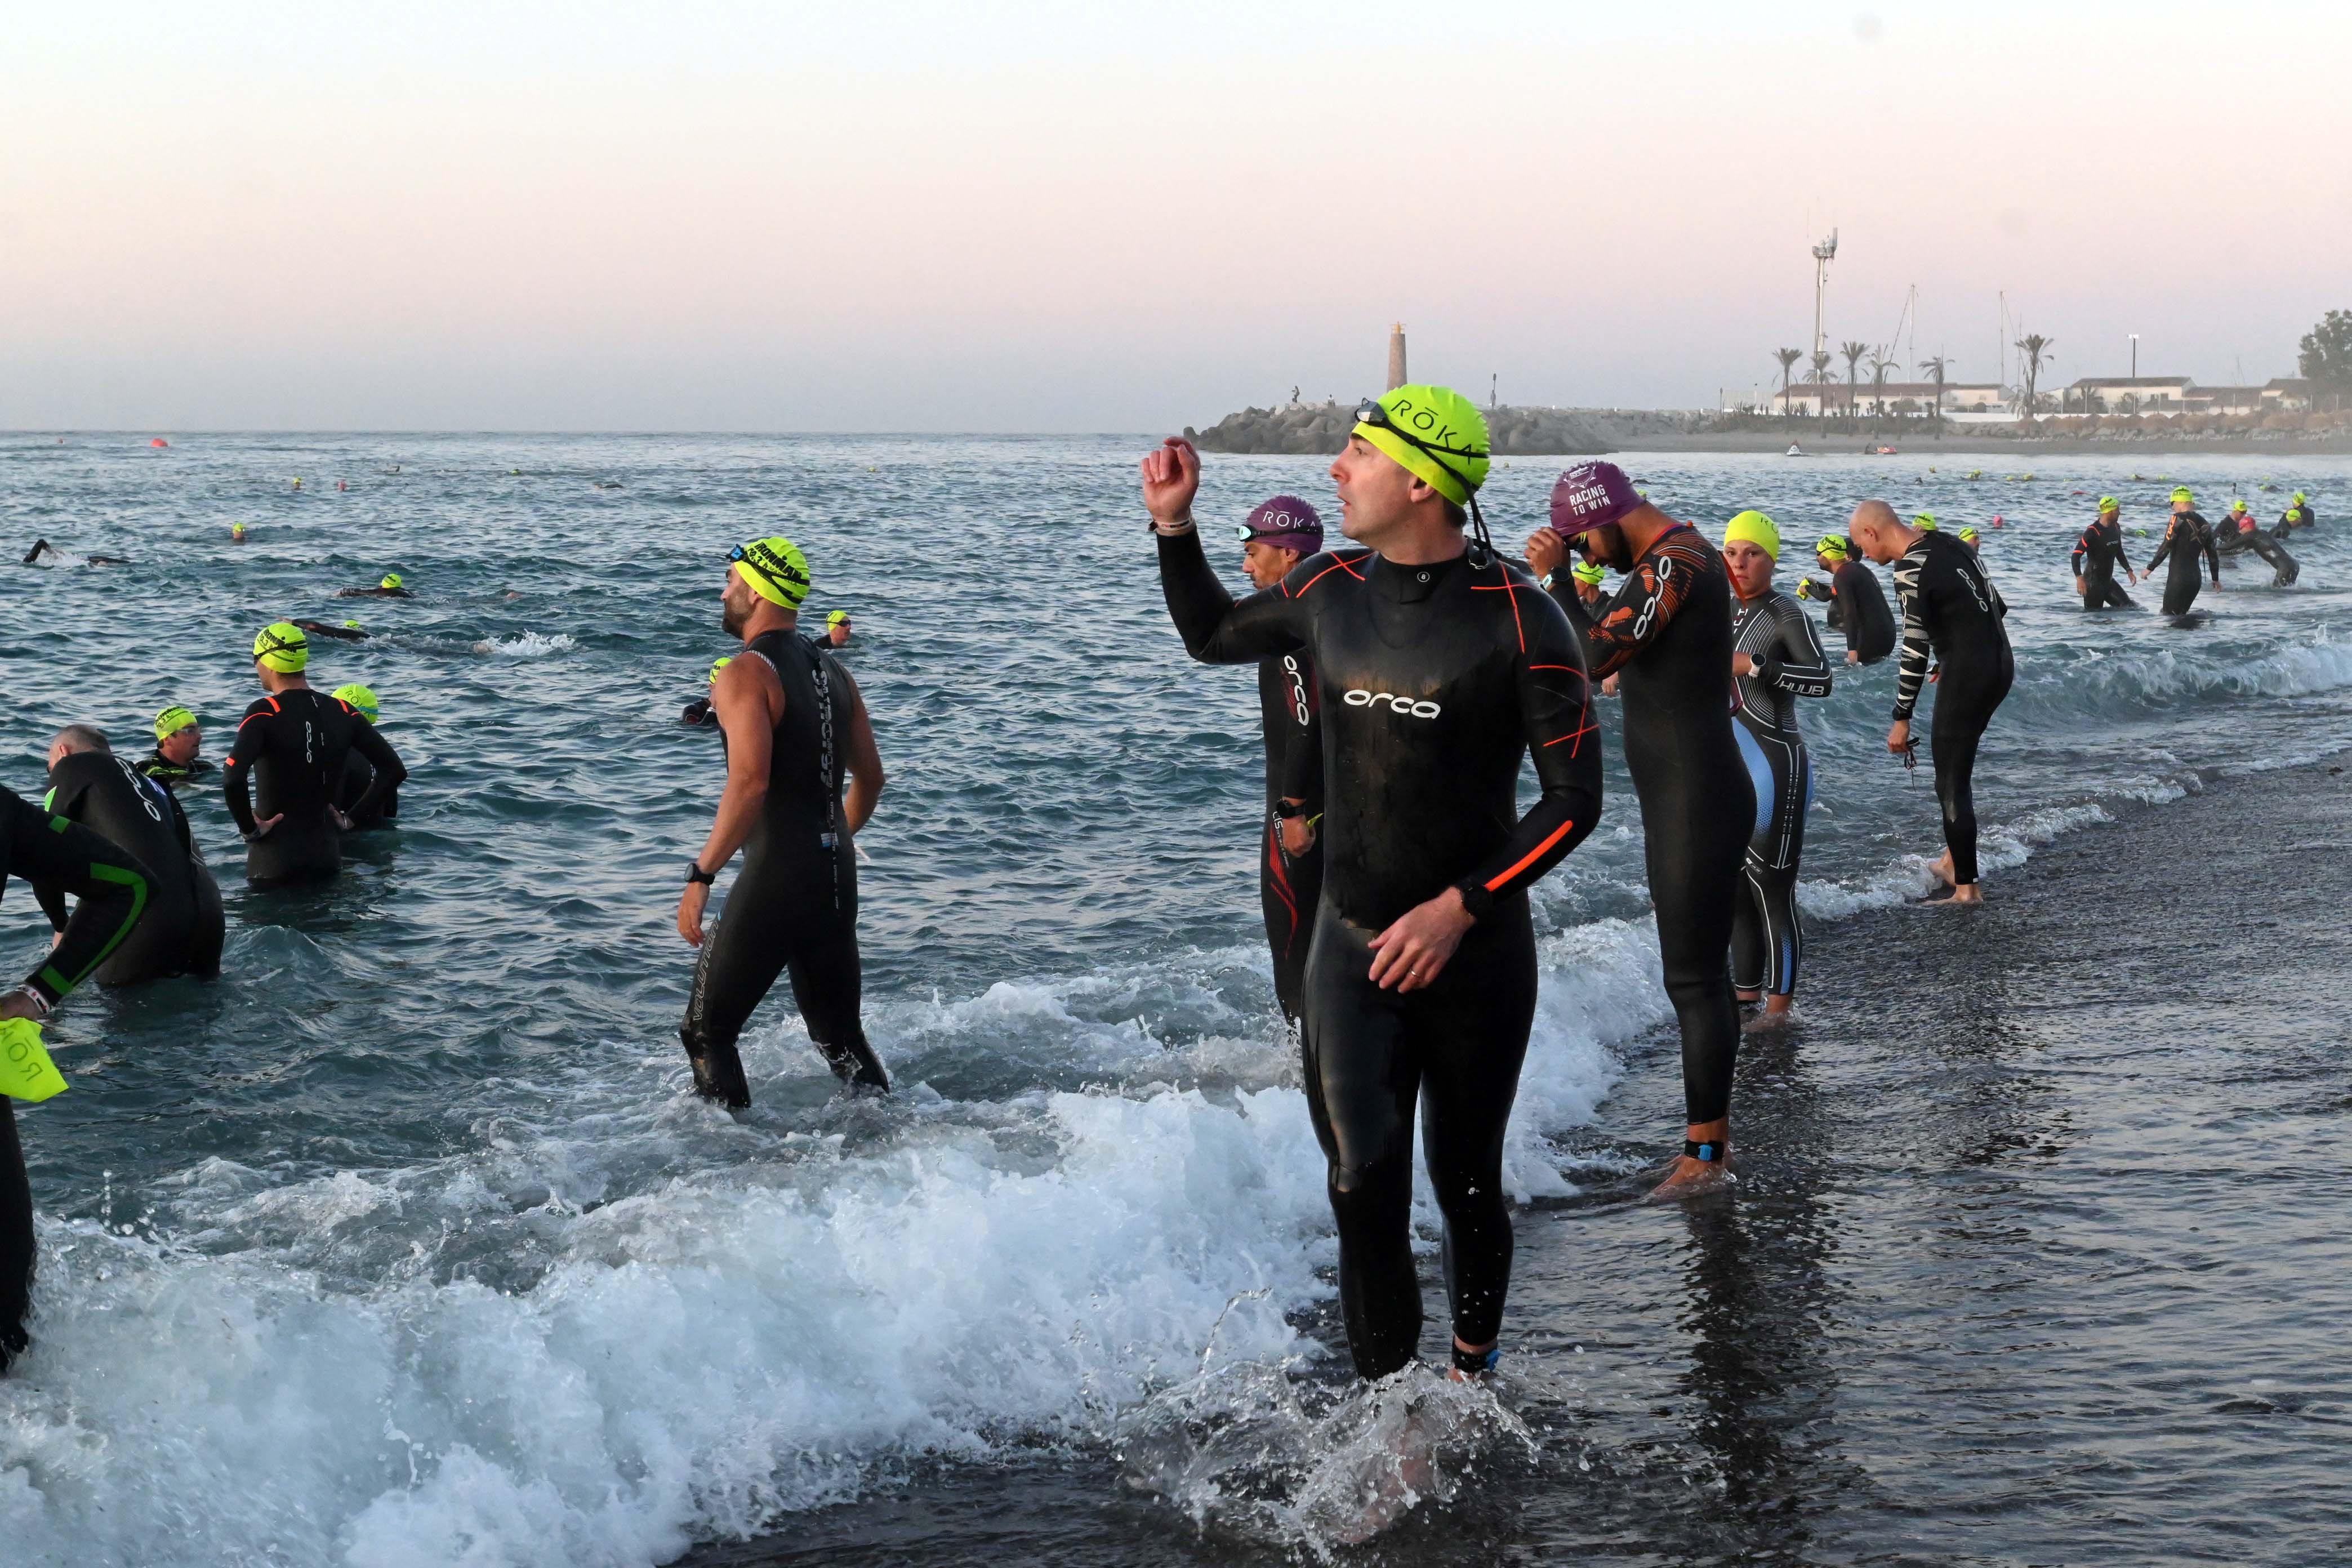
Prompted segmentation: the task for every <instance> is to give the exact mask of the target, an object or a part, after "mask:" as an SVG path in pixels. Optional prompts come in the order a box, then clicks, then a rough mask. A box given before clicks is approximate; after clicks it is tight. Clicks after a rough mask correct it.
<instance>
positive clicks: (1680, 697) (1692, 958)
mask: <svg viewBox="0 0 2352 1568" xmlns="http://www.w3.org/2000/svg"><path fill="white" fill-rule="evenodd" d="M1552 596H1553V597H1554V598H1556V599H1558V600H1559V603H1560V605H1561V607H1562V608H1563V609H1565V610H1566V611H1567V612H1568V616H1569V618H1570V620H1571V621H1573V622H1575V623H1576V624H1577V625H1578V626H1579V627H1580V628H1581V630H1582V631H1583V633H1584V637H1585V639H1586V640H1585V654H1586V658H1587V661H1588V662H1589V664H1590V665H1591V669H1592V677H1593V679H1596V680H1598V679H1602V678H1603V677H1605V676H1608V675H1612V674H1618V672H1620V671H1622V674H1620V675H1619V680H1618V689H1619V691H1620V692H1621V694H1622V696H1623V697H1624V700H1625V701H1624V710H1625V765H1626V766H1627V768H1629V769H1630V770H1631V771H1632V773H1633V790H1634V793H1635V794H1636V795H1639V796H1640V797H1641V801H1642V854H1643V863H1644V865H1645V867H1646V868H1647V869H1648V872H1649V877H1650V902H1651V903H1652V904H1653V905H1654V907H1655V908H1656V910H1657V915H1658V954H1659V957H1660V959H1661V961H1662V966H1663V968H1664V972H1665V984H1666V995H1667V997H1668V999H1669V1000H1671V1001H1672V1002H1673V1003H1674V1007H1675V1021H1676V1023H1677V1024H1678V1025H1679V1026H1680V1027H1681V1031H1682V1045H1683V1101H1684V1107H1685V1111H1686V1112H1687V1115H1688V1119H1689V1120H1690V1121H1692V1122H1694V1123H1698V1122H1706V1121H1716V1120H1717V1119H1718V1118H1720V1117H1723V1116H1727V1115H1728V1114H1730V1110H1731V1074H1732V1069H1733V1068H1734V1067H1735V1066H1737V1065H1738V1058H1739V1005H1738V1002H1737V1001H1736V1000H1735V999H1734V998H1733V996H1732V994H1731V963H1730V955H1731V925H1732V920H1733V917H1734V915H1735V914H1736V912H1737V911H1738V907H1739V905H1740V902H1741V901H1742V900H1743V899H1744V898H1745V897H1746V893H1747V889H1746V886H1745V884H1744V883H1743V882H1742V881H1741V879H1740V874H1739V868H1740V865H1741V862H1742V861H1743V860H1744V859H1745V858H1746V857H1747V854H1748V839H1749V838H1750V837H1752V836H1753V833H1754V829H1755V825H1756V795H1755V789H1754V786H1753V785H1752V784H1750V783H1749V782H1748V765H1747V763H1744V762H1742V761H1741V760H1740V755H1739V742H1738V741H1737V740H1736V739H1734V738H1733V735H1732V728H1733V726H1732V721H1731V580H1730V577H1729V575H1728V574H1727V572H1726V571H1725V569H1724V564H1723V557H1722V556H1721V555H1720V554H1718V553H1717V552H1716V548H1715V546H1714V545H1712V544H1709V543H1708V542H1706V540H1705V539H1703V538H1701V537H1700V536H1699V534H1698V533H1697V531H1696V530H1694V529H1692V528H1691V527H1689V526H1688V525H1687V524H1685V523H1676V524H1675V526H1674V527H1673V528H1672V529H1670V530H1668V531H1666V532H1665V533H1664V534H1663V535H1661V536H1660V537H1659V538H1658V540H1657V541H1656V542H1654V543H1653V544H1652V545H1651V546H1650V548H1649V549H1648V550H1646V551H1644V552H1643V553H1642V555H1641V556H1640V557H1639V558H1638V559H1637V560H1636V561H1635V562H1634V563H1633V570H1632V571H1631V572H1630V573H1628V574H1626V577H1625V580H1624V582H1623V583H1622V584H1619V586H1618V589H1617V592H1616V594H1615V595H1613V596H1612V597H1611V598H1608V599H1606V600H1603V601H1602V602H1601V605H1600V607H1599V609H1598V610H1597V611H1595V612H1591V613H1588V612H1587V611H1586V609H1585V607H1584V606H1583V605H1581V604H1580V603H1578V602H1577V601H1576V595H1574V594H1573V593H1572V592H1570V593H1563V592H1562V591H1561V589H1560V587H1559V584H1558V583H1557V582H1556V581H1555V584H1554V585H1553V588H1552Z"/></svg>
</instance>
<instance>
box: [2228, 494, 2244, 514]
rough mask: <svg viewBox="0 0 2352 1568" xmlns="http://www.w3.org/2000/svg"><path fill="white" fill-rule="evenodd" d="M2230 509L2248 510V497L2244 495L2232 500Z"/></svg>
mask: <svg viewBox="0 0 2352 1568" xmlns="http://www.w3.org/2000/svg"><path fill="white" fill-rule="evenodd" d="M2230 510H2231V511H2243V510H2246V498H2245V497H2243V496H2240V497H2239V498H2238V499H2237V500H2233V501H2231V503H2230Z"/></svg>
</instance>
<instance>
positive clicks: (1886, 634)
mask: <svg viewBox="0 0 2352 1568" xmlns="http://www.w3.org/2000/svg"><path fill="white" fill-rule="evenodd" d="M1813 560H1814V562H1815V563H1817V564H1819V565H1820V567H1821V569H1822V571H1824V572H1826V573H1828V574H1830V576H1829V581H1828V583H1826V584H1823V583H1822V582H1821V580H1820V579H1818V578H1813V577H1808V578H1806V579H1805V580H1804V581H1803V582H1801V583H1800V584H1797V597H1799V598H1801V599H1818V598H1822V597H1826V598H1827V599H1828V600H1829V606H1830V607H1829V614H1828V616H1827V617H1826V618H1827V620H1828V622H1829V627H1830V630H1832V631H1833V632H1843V633H1844V634H1845V661H1846V663H1848V664H1876V663H1877V662H1878V661H1879V660H1881V659H1883V658H1885V657H1886V656H1887V655H1888V654H1890V653H1893V652H1894V651H1895V612H1893V611H1892V610H1890V609H1888V608H1887V607H1886V591H1885V589H1883V588H1881V587H1880V586H1879V585H1878V574H1877V573H1875V572H1873V571H1872V570H1871V569H1870V568H1869V566H1868V565H1867V564H1865V563H1863V562H1861V561H1858V560H1856V559H1854V551H1853V541H1852V540H1850V539H1848V538H1846V537H1845V535H1843V534H1842V533H1824V534H1823V535H1822V537H1821V538H1820V539H1819V540H1818V541H1817V542H1815V543H1814V545H1813Z"/></svg>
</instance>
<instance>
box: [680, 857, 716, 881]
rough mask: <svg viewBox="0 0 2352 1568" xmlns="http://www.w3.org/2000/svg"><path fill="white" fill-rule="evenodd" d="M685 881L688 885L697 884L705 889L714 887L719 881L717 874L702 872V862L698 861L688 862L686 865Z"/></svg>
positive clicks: (714, 872)
mask: <svg viewBox="0 0 2352 1568" xmlns="http://www.w3.org/2000/svg"><path fill="white" fill-rule="evenodd" d="M686 879H687V881H688V883H694V882H699V883H701V884H702V885H703V886H704V887H706V888H709V887H715V886H716V885H717V884H718V881H719V873H718V872H716V871H706V870H704V869H703V868H702V862H701V861H699V860H688V862H687V863H686Z"/></svg>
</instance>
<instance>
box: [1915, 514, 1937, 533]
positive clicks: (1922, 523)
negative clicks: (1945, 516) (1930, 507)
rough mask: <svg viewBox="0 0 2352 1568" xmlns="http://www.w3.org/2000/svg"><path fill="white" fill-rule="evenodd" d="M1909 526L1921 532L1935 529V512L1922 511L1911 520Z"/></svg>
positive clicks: (1931, 531)
mask: <svg viewBox="0 0 2352 1568" xmlns="http://www.w3.org/2000/svg"><path fill="white" fill-rule="evenodd" d="M1911 526H1912V527H1914V528H1916V529H1917V530H1918V531H1920V532H1922V533H1933V532H1935V531H1936V514H1935V513H1934V512H1932V511H1923V512H1921V513H1920V514H1919V515H1918V516H1916V517H1915V518H1913V519H1912V520H1911Z"/></svg>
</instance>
